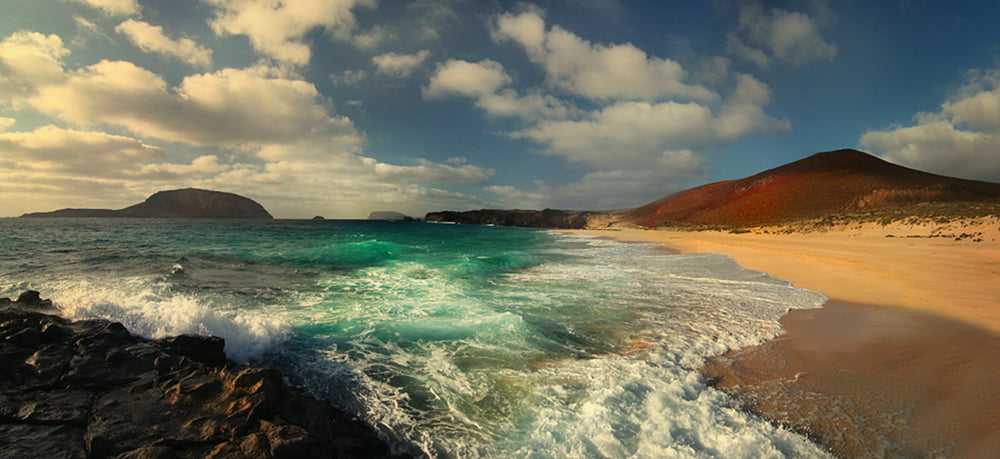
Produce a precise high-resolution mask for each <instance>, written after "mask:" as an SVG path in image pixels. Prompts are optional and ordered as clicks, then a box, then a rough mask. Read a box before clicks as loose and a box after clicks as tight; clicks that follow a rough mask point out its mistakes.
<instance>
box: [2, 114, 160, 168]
mask: <svg viewBox="0 0 1000 459" xmlns="http://www.w3.org/2000/svg"><path fill="white" fill-rule="evenodd" d="M0 156H2V157H3V158H4V159H3V162H4V164H3V166H4V168H7V169H16V170H25V171H46V172H51V173H59V174H68V175H78V176H88V177H120V176H122V175H123V174H127V173H128V172H129V171H132V170H135V169H137V168H139V167H141V166H144V165H146V164H148V163H150V162H153V161H163V160H165V159H166V155H164V153H163V152H162V151H161V150H160V149H159V148H157V147H154V146H151V145H147V144H145V143H143V142H142V141H140V140H137V139H133V138H130V137H123V136H118V135H111V134H107V133H104V132H92V131H80V130H74V129H63V128H59V127H55V126H43V127H40V128H38V129H35V130H34V131H31V132H2V133H0Z"/></svg>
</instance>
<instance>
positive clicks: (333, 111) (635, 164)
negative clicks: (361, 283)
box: [0, 0, 1000, 218]
mask: <svg viewBox="0 0 1000 459" xmlns="http://www.w3.org/2000/svg"><path fill="white" fill-rule="evenodd" d="M0 10H2V11H3V14H0V216H18V215H20V214H22V213H26V212H35V211H47V210H55V209H60V208H66V207H75V208H122V207H125V206H128V205H131V204H134V203H136V202H140V201H142V200H143V199H145V198H146V197H147V196H149V195H150V194H152V193H154V192H156V191H159V190H167V189H176V188H186V187H196V188H205V189H212V190H220V191H229V192H233V193H237V194H241V195H244V196H247V197H250V198H252V199H254V200H256V201H258V202H260V203H261V204H262V205H264V207H265V208H267V209H268V210H269V211H270V212H271V213H272V214H273V215H275V217H278V218H310V217H312V216H314V215H322V216H324V217H326V218H365V217H366V216H367V215H368V213H370V212H372V211H379V210H392V211H399V212H403V213H406V214H408V215H413V216H418V217H419V216H422V215H423V214H424V213H426V212H430V211H439V210H470V209H478V208H532V209H541V208H560V209H589V210H600V209H619V208H629V207H635V206H639V205H642V204H645V203H647V202H649V201H652V200H655V199H658V198H660V197H663V196H666V195H668V194H670V193H673V192H676V191H679V190H681V189H685V188H689V187H692V186H697V185H700V184H704V183H708V182H713V181H718V180H728V179H735V178H741V177H745V176H749V175H752V174H755V173H757V172H760V171H762V170H765V169H769V168H773V167H777V166H780V165H782V164H785V163H788V162H791V161H795V160H798V159H801V158H804V157H806V156H809V155H811V154H813V153H816V152H821V151H828V150H834V149H840V148H857V149H861V150H864V151H868V152H870V153H873V154H876V155H878V156H880V157H882V158H884V159H886V160H889V161H892V162H895V163H897V164H901V165H905V166H908V167H913V168H917V169H921V170H925V171H929V172H934V173H938V174H943V175H951V176H957V177H962V178H969V179H977V180H988V181H1000V61H998V56H1000V29H998V28H997V27H996V24H997V20H998V19H1000V2H981V1H953V2H937V1H920V0H893V1H890V0H886V1H876V2H873V1H865V0H841V1H836V2H833V1H823V0H814V1H809V0H800V1H788V2H763V1H757V2H754V1H722V0H719V1H715V0H690V1H669V0H663V1H657V0H646V1H624V0H623V1H617V0H551V1H540V0H539V1H535V2H530V1H516V2H508V1H499V0H414V1H402V0H0Z"/></svg>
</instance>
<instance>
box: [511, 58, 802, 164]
mask: <svg viewBox="0 0 1000 459" xmlns="http://www.w3.org/2000/svg"><path fill="white" fill-rule="evenodd" d="M770 97H771V94H770V89H769V88H768V87H767V86H766V85H765V84H764V83H761V82H760V81H758V80H756V79H754V78H753V77H751V76H749V75H741V76H739V78H738V83H737V86H736V89H735V90H734V91H733V93H732V94H731V95H730V97H729V99H728V100H727V101H726V102H725V103H724V104H722V105H721V106H720V107H719V108H718V109H717V110H715V111H714V112H713V110H712V108H710V107H709V106H706V105H701V104H698V103H695V102H673V101H667V102H660V103H649V102H633V101H625V102H618V103H615V104H612V105H609V106H607V107H604V108H603V109H601V110H599V111H595V112H593V113H590V114H589V115H588V116H587V117H585V118H584V119H581V120H543V121H541V122H539V123H538V124H536V125H534V126H532V127H529V128H526V129H524V130H522V131H520V132H518V133H516V135H517V136H519V137H525V138H529V139H532V140H534V141H536V142H538V143H540V144H542V145H545V146H546V148H545V149H544V150H543V152H545V153H549V154H553V155H558V156H562V157H564V158H566V159H567V160H568V161H570V162H582V163H586V164H588V165H591V166H593V167H598V168H642V167H656V165H657V164H658V163H660V162H661V161H664V160H665V159H666V160H668V162H670V160H671V158H675V156H676V155H677V154H678V152H686V153H685V154H684V156H687V155H688V154H690V153H691V151H692V150H693V151H702V150H704V149H705V148H707V147H709V146H714V145H723V144H726V143H729V142H732V141H733V140H735V139H736V138H739V137H742V136H745V135H749V134H754V133H758V132H770V131H780V130H787V129H789V128H790V125H789V123H788V121H785V120H778V119H775V118H772V117H770V116H769V115H767V114H766V113H764V111H763V109H762V108H761V107H762V106H763V105H764V104H767V103H768V102H769V101H770Z"/></svg>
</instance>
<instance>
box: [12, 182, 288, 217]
mask: <svg viewBox="0 0 1000 459" xmlns="http://www.w3.org/2000/svg"><path fill="white" fill-rule="evenodd" d="M21 217H26V218H263V219H271V218H274V217H272V216H271V214H270V213H269V212H268V211H267V210H266V209H264V206H262V205H260V204H259V203H257V202H256V201H254V200H252V199H250V198H247V197H244V196H240V195H238V194H233V193H226V192H223V191H211V190H200V189H197V188H185V189H182V190H168V191H160V192H157V193H155V194H153V195H152V196H150V197H149V198H147V199H146V200H145V201H143V202H141V203H139V204H135V205H133V206H129V207H126V208H124V209H118V210H111V209H62V210H56V211H52V212H35V213H28V214H24V215H22V216H21Z"/></svg>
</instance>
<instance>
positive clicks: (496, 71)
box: [423, 59, 574, 120]
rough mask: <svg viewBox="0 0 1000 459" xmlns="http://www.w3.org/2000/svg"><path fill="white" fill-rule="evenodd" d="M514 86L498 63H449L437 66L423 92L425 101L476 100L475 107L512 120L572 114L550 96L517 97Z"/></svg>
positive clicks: (531, 94)
mask: <svg viewBox="0 0 1000 459" xmlns="http://www.w3.org/2000/svg"><path fill="white" fill-rule="evenodd" d="M512 82H513V79H512V78H511V77H510V76H509V75H508V74H507V72H506V71H505V70H504V68H503V66H502V65H500V63H499V62H496V61H493V60H490V59H484V60H482V61H479V62H468V61H463V60H457V59H449V60H448V61H446V62H445V63H443V64H439V65H438V67H437V69H436V70H435V72H434V75H432V76H431V80H430V83H429V84H428V85H427V86H426V87H425V88H424V90H423V95H424V98H426V99H431V100H433V99H442V98H446V97H450V96H464V97H469V98H472V99H475V101H476V106H477V107H479V108H481V109H482V110H484V111H485V112H486V113H489V114H491V115H495V116H513V117H519V118H523V119H527V120H533V119H540V118H550V119H552V118H554V119H564V118H566V117H567V116H569V114H570V113H573V112H574V110H573V109H572V108H570V107H569V106H568V105H567V104H565V103H563V102H561V101H559V100H558V99H556V98H555V97H553V96H549V95H545V94H542V93H541V92H534V93H530V94H527V95H523V96H522V95H520V94H518V93H517V92H516V91H514V90H513V89H510V88H504V86H507V85H509V84H510V83H512Z"/></svg>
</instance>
